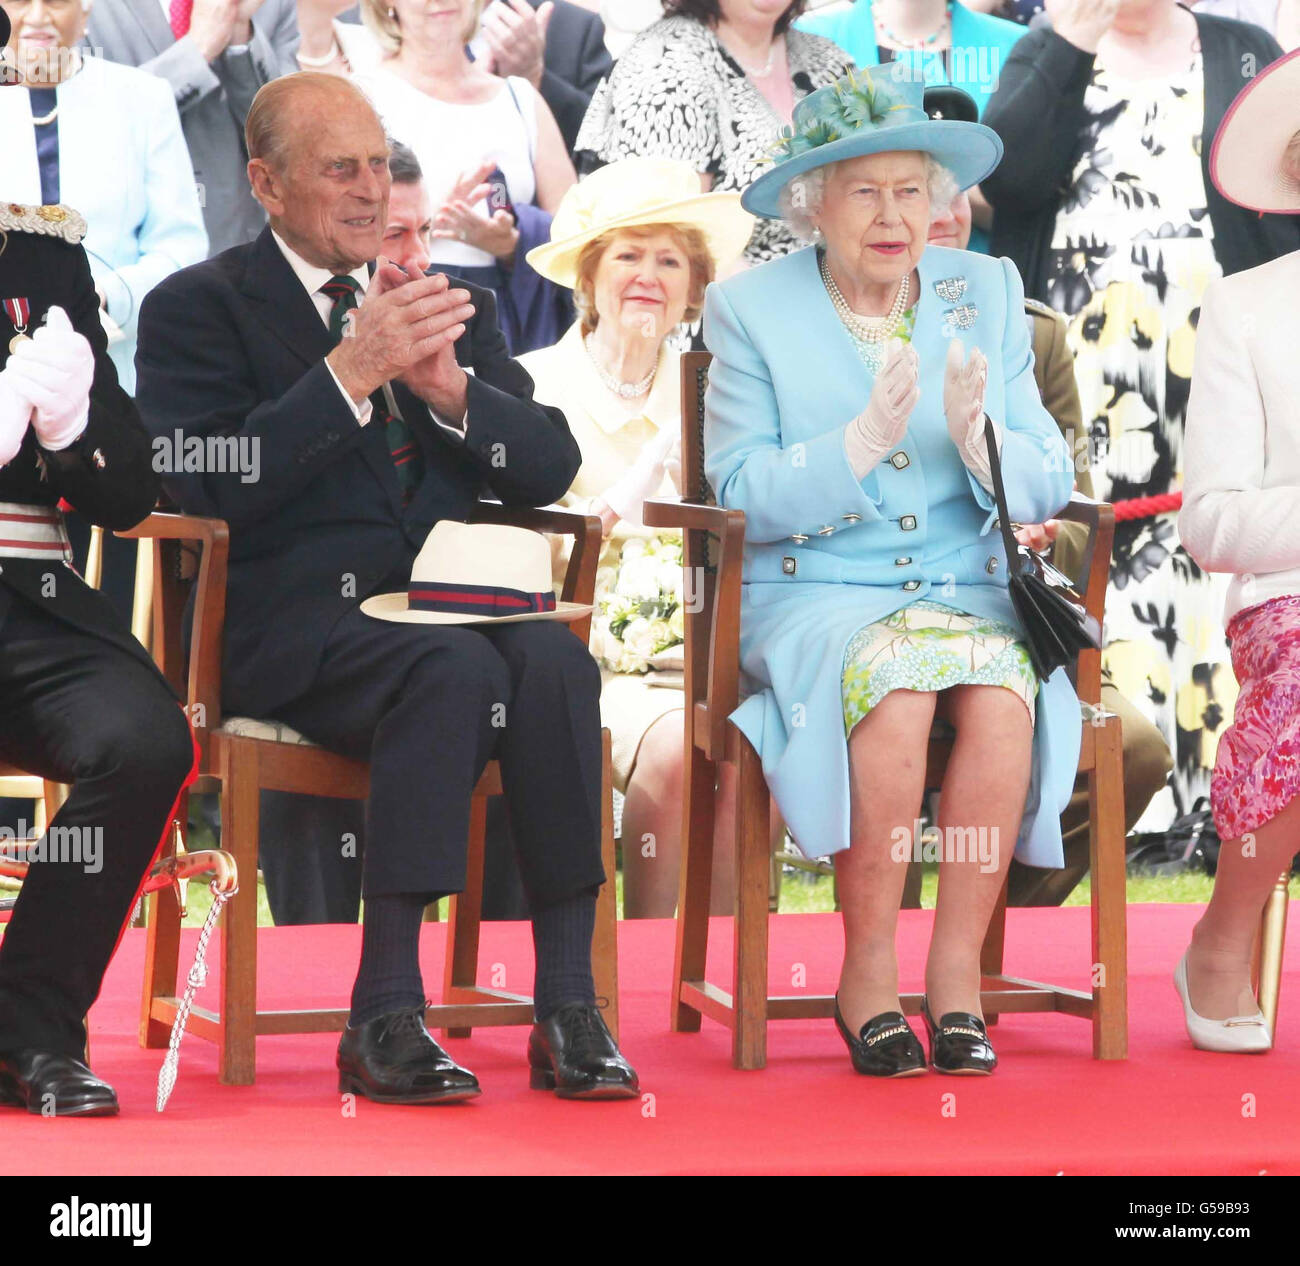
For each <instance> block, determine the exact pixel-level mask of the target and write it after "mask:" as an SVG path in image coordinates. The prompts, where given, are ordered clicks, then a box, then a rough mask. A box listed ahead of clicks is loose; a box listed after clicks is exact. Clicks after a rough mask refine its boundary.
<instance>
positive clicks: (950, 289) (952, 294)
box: [934, 277, 966, 303]
mask: <svg viewBox="0 0 1300 1266" xmlns="http://www.w3.org/2000/svg"><path fill="white" fill-rule="evenodd" d="M934 293H935V294H937V295H938V296H939V298H940V299H942V300H943V301H944V303H956V302H957V300H958V299H960V298H961V297H962V295H964V294H965V293H966V278H965V277H945V278H944V279H943V280H942V281H936V282H935V283H934Z"/></svg>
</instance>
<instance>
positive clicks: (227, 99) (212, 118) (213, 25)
mask: <svg viewBox="0 0 1300 1266" xmlns="http://www.w3.org/2000/svg"><path fill="white" fill-rule="evenodd" d="M85 45H86V47H87V48H89V49H91V50H93V51H94V52H95V53H96V54H97V55H98V56H101V57H107V58H108V60H109V61H113V62H121V63H123V64H124V65H127V66H139V67H140V68H141V69H143V70H147V71H149V72H151V73H152V74H155V75H158V76H159V77H160V78H163V79H166V80H167V81H168V82H169V83H170V84H171V86H172V92H173V93H174V94H175V97H176V107H177V109H178V110H179V111H180V115H181V127H182V128H183V129H184V132H185V143H186V144H187V145H188V146H189V150H190V161H191V162H192V163H193V165H194V179H195V181H196V182H197V184H198V187H199V195H200V200H201V201H202V203H203V223H204V226H205V227H206V229H207V231H208V249H209V252H210V253H211V254H213V255H216V254H218V253H219V252H220V251H224V250H226V249H227V248H228V247H231V246H235V245H237V244H238V243H240V242H246V241H248V239H249V238H250V237H252V236H253V235H254V234H255V233H257V232H258V231H259V230H260V229H261V228H262V226H263V225H264V224H265V223H266V216H265V214H264V213H263V211H262V208H261V207H260V206H258V204H257V203H256V201H254V199H253V198H252V197H250V196H249V192H248V182H247V181H246V180H245V178H244V164H245V163H246V162H247V161H248V155H247V154H246V153H245V152H244V135H243V131H244V120H245V118H247V116H248V108H249V106H250V105H251V104H252V102H253V95H254V94H255V93H256V92H257V90H258V89H259V88H260V87H261V86H262V85H263V84H264V83H269V82H270V81H271V80H272V79H275V78H276V77H277V76H279V75H287V74H289V73H290V72H291V71H294V70H297V68H298V65H297V62H296V60H295V54H296V53H297V50H298V24H297V17H296V10H295V8H294V0H95V4H94V7H93V8H91V9H90V19H89V22H88V23H87V26H86V39H85Z"/></svg>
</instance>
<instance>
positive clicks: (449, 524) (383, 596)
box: [361, 519, 591, 624]
mask: <svg viewBox="0 0 1300 1266" xmlns="http://www.w3.org/2000/svg"><path fill="white" fill-rule="evenodd" d="M361 610H362V611H364V612H365V613H366V615H371V616H374V617H375V618H376V619H377V620H394V621H397V622H399V623H402V624H518V623H519V622H520V621H523V620H580V619H582V617H583V616H584V615H587V614H588V613H589V612H590V611H591V608H590V607H589V606H584V605H583V604H582V603H580V602H557V601H556V598H555V592H554V590H553V589H552V588H551V546H550V543H549V542H548V541H547V539H546V537H544V536H543V535H542V534H541V533H540V532H530V531H528V529H527V528H517V527H507V526H505V525H504V524H500V523H458V522H456V521H455V520H454V519H443V520H442V521H441V522H439V523H435V524H434V526H433V531H432V532H430V533H429V535H428V537H427V538H426V539H425V542H424V546H423V548H422V549H421V550H420V552H419V554H418V555H417V556H416V559H415V563H414V565H413V566H412V568H411V579H410V581H409V583H408V584H407V587H406V592H405V593H380V594H375V596H374V597H373V598H367V599H366V600H365V601H364V602H363V603H362V604H361Z"/></svg>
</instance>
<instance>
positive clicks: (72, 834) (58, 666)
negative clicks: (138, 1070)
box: [0, 594, 194, 1058]
mask: <svg viewBox="0 0 1300 1266" xmlns="http://www.w3.org/2000/svg"><path fill="white" fill-rule="evenodd" d="M0 759H3V760H5V761H9V762H11V763H13V764H15V765H17V766H18V767H19V768H21V769H23V770H25V771H27V772H29V773H32V774H38V775H40V776H41V777H42V778H48V779H53V780H56V781H58V782H65V783H71V784H72V793H71V794H70V795H69V797H68V799H67V802H66V803H65V804H64V805H63V808H62V809H60V810H59V812H58V814H57V815H56V816H55V817H54V820H53V821H52V822H51V823H50V830H49V831H48V832H47V833H46V837H45V839H46V853H47V856H46V860H37V861H34V862H33V863H32V867H31V870H30V872H29V874H28V877H27V879H26V881H25V882H24V883H23V887H22V893H21V895H20V896H19V899H18V904H17V906H16V907H15V909H14V912H13V917H12V919H11V920H10V923H9V926H8V930H7V931H6V932H5V934H4V936H3V937H0V1050H6V1051H13V1050H18V1049H21V1048H23V1047H37V1048H40V1049H43V1050H51V1051H59V1052H62V1053H64V1054H68V1055H73V1056H77V1057H78V1058H79V1057H80V1056H81V1054H82V1052H83V1050H84V1048H85V1040H86V1035H85V1030H84V1028H83V1021H84V1018H85V1015H86V1012H87V1011H88V1010H89V1009H90V1005H91V1003H92V1002H94V1000H95V998H96V996H97V995H98V994H99V989H100V985H101V983H102V981H103V977H104V972H105V970H106V969H107V967H108V963H109V960H110V959H111V958H112V956H113V951H114V950H115V949H116V947H117V943H118V940H119V938H120V937H121V934H122V928H123V924H124V923H125V921H126V918H127V916H128V915H129V914H130V913H131V909H132V906H133V905H134V903H135V900H136V896H137V894H138V893H139V889H140V885H141V882H142V878H143V876H144V873H145V870H146V869H147V868H148V866H149V863H150V862H151V861H152V859H153V856H154V854H155V853H156V852H157V850H158V845H159V843H160V841H161V839H162V837H163V834H164V831H165V829H166V827H167V825H168V823H169V822H170V821H171V815H172V813H173V811H174V809H175V805H176V800H177V797H178V796H179V794H180V791H181V788H182V787H183V786H184V784H185V781H186V779H187V778H188V776H189V773H190V771H191V769H192V768H193V765H194V746H193V741H192V739H191V737H190V728H189V723H188V721H187V720H186V718H185V714H184V712H183V711H182V710H181V708H180V705H179V704H178V703H177V702H176V700H175V699H174V698H173V697H172V695H171V692H170V691H169V690H168V689H167V686H166V685H165V684H164V682H163V680H162V678H161V677H159V676H158V674H157V673H155V672H154V671H152V670H151V669H150V668H149V667H148V665H146V664H144V663H141V662H140V661H139V660H136V659H133V658H132V657H131V656H130V655H129V654H128V653H127V652H126V651H124V650H122V649H121V648H120V647H117V646H114V645H112V644H111V643H110V642H108V641H106V640H103V639H101V638H98V637H96V636H94V635H93V634H91V633H86V632H83V631H81V630H80V629H76V628H73V627H72V626H71V625H69V624H66V623H64V622H63V621H61V620H58V619H56V618H55V617H53V616H51V615H49V614H47V613H46V612H44V611H42V610H41V609H40V608H39V607H38V606H36V605H35V604H34V603H31V602H29V601H28V600H27V599H25V598H22V597H20V596H19V595H18V594H14V595H13V602H12V606H11V609H10V612H9V615H8V617H7V619H6V620H5V621H4V625H3V627H0Z"/></svg>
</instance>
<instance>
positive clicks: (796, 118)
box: [740, 58, 1002, 220]
mask: <svg viewBox="0 0 1300 1266" xmlns="http://www.w3.org/2000/svg"><path fill="white" fill-rule="evenodd" d="M924 100H925V80H924V77H923V75H922V74H921V72H920V69H919V67H918V66H917V64H916V63H914V62H912V61H910V60H908V59H906V58H901V59H899V60H898V61H894V62H891V63H890V64H889V65H888V66H876V67H873V68H872V69H870V70H857V71H850V72H849V73H848V74H847V75H845V76H843V77H842V78H840V79H838V80H836V81H835V83H833V84H828V85H827V86H826V87H825V88H819V89H818V90H817V91H816V92H810V93H809V94H808V95H807V96H806V97H804V99H803V100H802V101H800V102H799V103H798V104H797V105H796V106H795V108H794V114H793V117H792V122H793V126H792V127H787V128H783V129H782V130H781V136H780V139H779V140H778V142H777V144H776V145H775V146H774V147H773V149H772V151H771V153H772V160H771V161H772V166H771V167H770V168H769V169H768V170H767V171H765V172H764V173H763V174H762V175H761V176H759V177H758V179H757V180H755V181H754V183H753V184H751V185H750V186H749V188H748V189H746V190H745V192H744V194H743V195H742V197H741V200H740V202H741V206H743V207H744V208H745V210H746V211H750V212H752V213H753V214H754V215H761V216H764V217H766V218H767V219H770V220H772V219H780V218H781V216H782V215H783V214H784V211H783V210H782V207H781V191H782V190H783V189H784V188H785V187H786V186H787V185H788V184H789V183H790V182H791V181H792V180H794V179H795V178H796V177H798V176H802V175H803V174H804V173H805V172H809V171H812V170H813V169H814V168H815V167H825V166H827V165H828V164H830V163H838V162H841V161H842V160H844V159H846V158H859V157H861V156H862V155H864V154H884V153H891V152H896V151H899V150H919V151H921V152H922V153H926V154H931V155H933V156H934V158H935V160H936V161H937V162H939V163H942V164H943V166H944V167H946V168H948V170H949V171H951V172H952V174H953V175H954V176H955V177H956V178H957V187H958V188H959V189H969V188H970V187H971V185H977V184H979V182H980V181H981V180H983V179H984V177H985V176H987V175H988V174H989V172H991V171H992V170H993V169H994V168H995V167H996V166H997V165H998V163H999V162H1001V160H1002V138H1001V137H1000V136H998V134H997V133H996V132H994V131H993V130H992V129H991V128H987V127H985V126H984V125H983V124H982V123H966V122H963V121H961V120H958V119H932V118H930V117H929V116H928V115H927V114H926V112H925V109H924Z"/></svg>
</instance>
